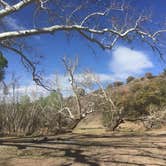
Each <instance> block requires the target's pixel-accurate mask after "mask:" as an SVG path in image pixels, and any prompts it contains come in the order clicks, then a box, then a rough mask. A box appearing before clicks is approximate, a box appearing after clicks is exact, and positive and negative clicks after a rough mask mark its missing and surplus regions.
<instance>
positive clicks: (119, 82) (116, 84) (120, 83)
mask: <svg viewBox="0 0 166 166" xmlns="http://www.w3.org/2000/svg"><path fill="white" fill-rule="evenodd" d="M113 85H114V87H118V86H121V85H123V82H121V81H116V82H114V83H113Z"/></svg>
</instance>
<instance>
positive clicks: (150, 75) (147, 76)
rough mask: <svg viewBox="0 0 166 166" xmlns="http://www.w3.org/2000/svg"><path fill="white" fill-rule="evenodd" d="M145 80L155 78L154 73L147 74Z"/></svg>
mask: <svg viewBox="0 0 166 166" xmlns="http://www.w3.org/2000/svg"><path fill="white" fill-rule="evenodd" d="M145 78H147V79H151V78H153V75H152V73H146V74H145Z"/></svg>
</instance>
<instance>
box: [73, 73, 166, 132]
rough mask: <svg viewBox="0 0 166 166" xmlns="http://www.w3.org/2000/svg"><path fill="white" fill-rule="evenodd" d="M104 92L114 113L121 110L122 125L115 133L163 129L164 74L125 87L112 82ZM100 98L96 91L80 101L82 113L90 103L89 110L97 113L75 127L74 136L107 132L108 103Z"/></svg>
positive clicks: (165, 103) (165, 111)
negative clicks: (79, 133)
mask: <svg viewBox="0 0 166 166" xmlns="http://www.w3.org/2000/svg"><path fill="white" fill-rule="evenodd" d="M105 92H106V93H107V96H109V97H110V98H111V99H112V100H113V101H114V103H115V104H116V107H117V108H118V109H123V111H122V115H121V118H122V123H119V126H117V128H116V130H129V131H138V130H141V131H145V130H151V129H157V128H161V127H163V126H164V125H165V122H166V76H165V75H164V74H160V75H158V76H152V75H151V74H149V73H147V74H146V75H145V77H142V78H137V79H135V78H133V79H132V80H130V81H128V83H126V84H122V83H119V84H118V82H115V83H114V84H110V85H108V87H107V88H106V89H105ZM94 94H95V95H94ZM101 94H102V90H97V91H95V92H92V93H89V94H87V95H85V96H82V97H81V105H82V110H83V111H86V110H87V109H90V108H89V104H90V103H93V104H92V105H93V110H94V112H98V113H92V115H91V114H89V115H87V117H86V118H85V119H83V120H81V122H80V123H79V124H78V125H77V127H76V129H75V130H74V132H85V133H86V132H94V131H95V130H96V131H98V132H100V130H101V129H102V130H101V132H103V131H105V130H109V125H110V123H111V116H110V113H111V110H110V106H109V103H108V102H104V99H103V98H101ZM70 100H71V99H70ZM101 103H104V104H101ZM71 105H72V104H71ZM71 109H73V111H74V110H75V109H76V107H75V106H74V105H73V107H71ZM91 109H92V108H91ZM101 124H102V125H101ZM94 126H96V127H94ZM97 126H100V127H99V130H97ZM86 129H87V130H86Z"/></svg>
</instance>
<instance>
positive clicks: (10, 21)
mask: <svg viewBox="0 0 166 166" xmlns="http://www.w3.org/2000/svg"><path fill="white" fill-rule="evenodd" d="M3 22H4V23H5V24H6V25H7V26H8V27H9V28H11V29H12V30H23V29H26V27H25V26H24V25H22V24H21V23H20V22H19V21H18V20H17V19H15V18H13V17H11V16H7V17H5V18H4V19H3ZM34 38H35V39H36V40H40V36H39V35H36V36H34Z"/></svg>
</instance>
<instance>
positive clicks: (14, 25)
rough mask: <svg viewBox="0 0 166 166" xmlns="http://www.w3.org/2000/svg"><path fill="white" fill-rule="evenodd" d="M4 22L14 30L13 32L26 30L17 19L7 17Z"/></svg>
mask: <svg viewBox="0 0 166 166" xmlns="http://www.w3.org/2000/svg"><path fill="white" fill-rule="evenodd" d="M3 21H4V23H5V24H6V25H7V26H9V27H10V28H12V29H13V30H22V29H24V28H25V27H24V26H22V25H20V24H19V23H18V21H17V20H16V19H15V18H13V17H11V16H7V17H5V18H4V20H3Z"/></svg>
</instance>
